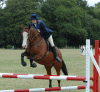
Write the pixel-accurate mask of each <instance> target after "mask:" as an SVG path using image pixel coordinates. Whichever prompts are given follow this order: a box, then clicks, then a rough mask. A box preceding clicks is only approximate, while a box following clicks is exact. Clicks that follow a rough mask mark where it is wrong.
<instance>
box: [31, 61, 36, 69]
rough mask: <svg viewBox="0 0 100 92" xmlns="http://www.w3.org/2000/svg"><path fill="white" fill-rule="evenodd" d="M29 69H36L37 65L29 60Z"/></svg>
mask: <svg viewBox="0 0 100 92" xmlns="http://www.w3.org/2000/svg"><path fill="white" fill-rule="evenodd" d="M30 67H33V68H35V67H37V65H36V64H35V63H33V60H30Z"/></svg>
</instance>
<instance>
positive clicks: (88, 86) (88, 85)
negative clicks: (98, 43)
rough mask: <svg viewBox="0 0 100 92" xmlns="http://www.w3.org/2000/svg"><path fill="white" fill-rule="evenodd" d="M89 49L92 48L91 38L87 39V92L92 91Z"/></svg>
mask: <svg viewBox="0 0 100 92" xmlns="http://www.w3.org/2000/svg"><path fill="white" fill-rule="evenodd" d="M88 49H89V50H90V39H86V81H87V82H86V92H90V56H89V53H88Z"/></svg>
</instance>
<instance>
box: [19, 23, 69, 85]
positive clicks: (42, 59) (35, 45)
mask: <svg viewBox="0 0 100 92" xmlns="http://www.w3.org/2000/svg"><path fill="white" fill-rule="evenodd" d="M20 27H21V28H22V29H23V31H22V33H21V34H22V37H23V36H24V37H23V43H24V45H25V47H26V49H25V52H23V53H22V54H21V64H22V65H23V66H26V65H27V64H26V62H25V61H24V56H27V57H31V58H32V59H30V63H31V62H33V60H34V61H35V62H36V63H39V64H42V65H44V66H45V69H46V71H47V75H51V68H52V67H53V66H54V68H55V70H56V73H57V75H60V70H61V69H62V71H63V73H64V75H68V72H67V68H66V65H65V63H64V61H63V59H62V54H61V52H60V50H59V49H58V48H57V47H56V50H57V53H58V56H59V58H60V59H61V60H62V61H61V62H57V61H56V60H55V58H54V54H53V52H52V51H50V50H48V45H47V43H46V40H45V39H44V38H43V37H42V36H41V34H40V32H38V30H37V29H35V28H33V27H31V28H30V29H29V28H27V29H25V27H23V26H21V25H20ZM57 81H58V87H60V80H57ZM49 87H52V80H49Z"/></svg>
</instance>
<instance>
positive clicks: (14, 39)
mask: <svg viewBox="0 0 100 92" xmlns="http://www.w3.org/2000/svg"><path fill="white" fill-rule="evenodd" d="M1 1H2V0H1ZM99 7H100V3H98V4H96V5H95V7H89V6H88V5H87V1H83V0H46V1H44V0H7V1H6V7H5V8H4V9H2V7H0V48H2V47H4V48H7V46H8V45H9V46H13V45H14V46H15V47H16V48H22V35H21V32H22V29H21V28H20V24H21V25H23V26H27V25H29V23H30V22H31V20H30V19H31V15H32V14H34V13H35V14H37V15H38V16H39V19H40V20H43V21H44V22H45V23H46V26H47V27H48V28H50V29H52V30H53V39H54V43H55V45H56V46H57V47H59V48H62V47H65V46H66V45H67V46H79V45H85V42H86V39H91V44H92V45H93V46H94V44H95V40H100V36H99V35H100V32H99V29H100V26H99V24H100V17H99V14H100V11H99Z"/></svg>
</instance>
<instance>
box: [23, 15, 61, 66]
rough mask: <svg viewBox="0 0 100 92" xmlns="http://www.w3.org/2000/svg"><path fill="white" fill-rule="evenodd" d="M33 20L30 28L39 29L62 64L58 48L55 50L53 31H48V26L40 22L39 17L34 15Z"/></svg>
mask: <svg viewBox="0 0 100 92" xmlns="http://www.w3.org/2000/svg"><path fill="white" fill-rule="evenodd" d="M31 20H32V23H30V25H29V26H28V27H30V26H33V27H34V28H36V29H38V31H39V32H40V34H41V35H42V36H43V38H44V39H46V40H48V41H49V42H50V45H51V48H52V51H53V53H54V57H55V59H56V60H57V61H58V62H61V59H60V58H59V57H58V55H57V51H56V48H55V45H54V42H53V38H52V33H53V31H52V30H50V29H48V28H47V27H46V24H45V23H44V22H43V21H41V20H39V18H38V15H36V14H32V15H31ZM25 28H27V27H25ZM33 64H34V67H36V64H35V63H33Z"/></svg>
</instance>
